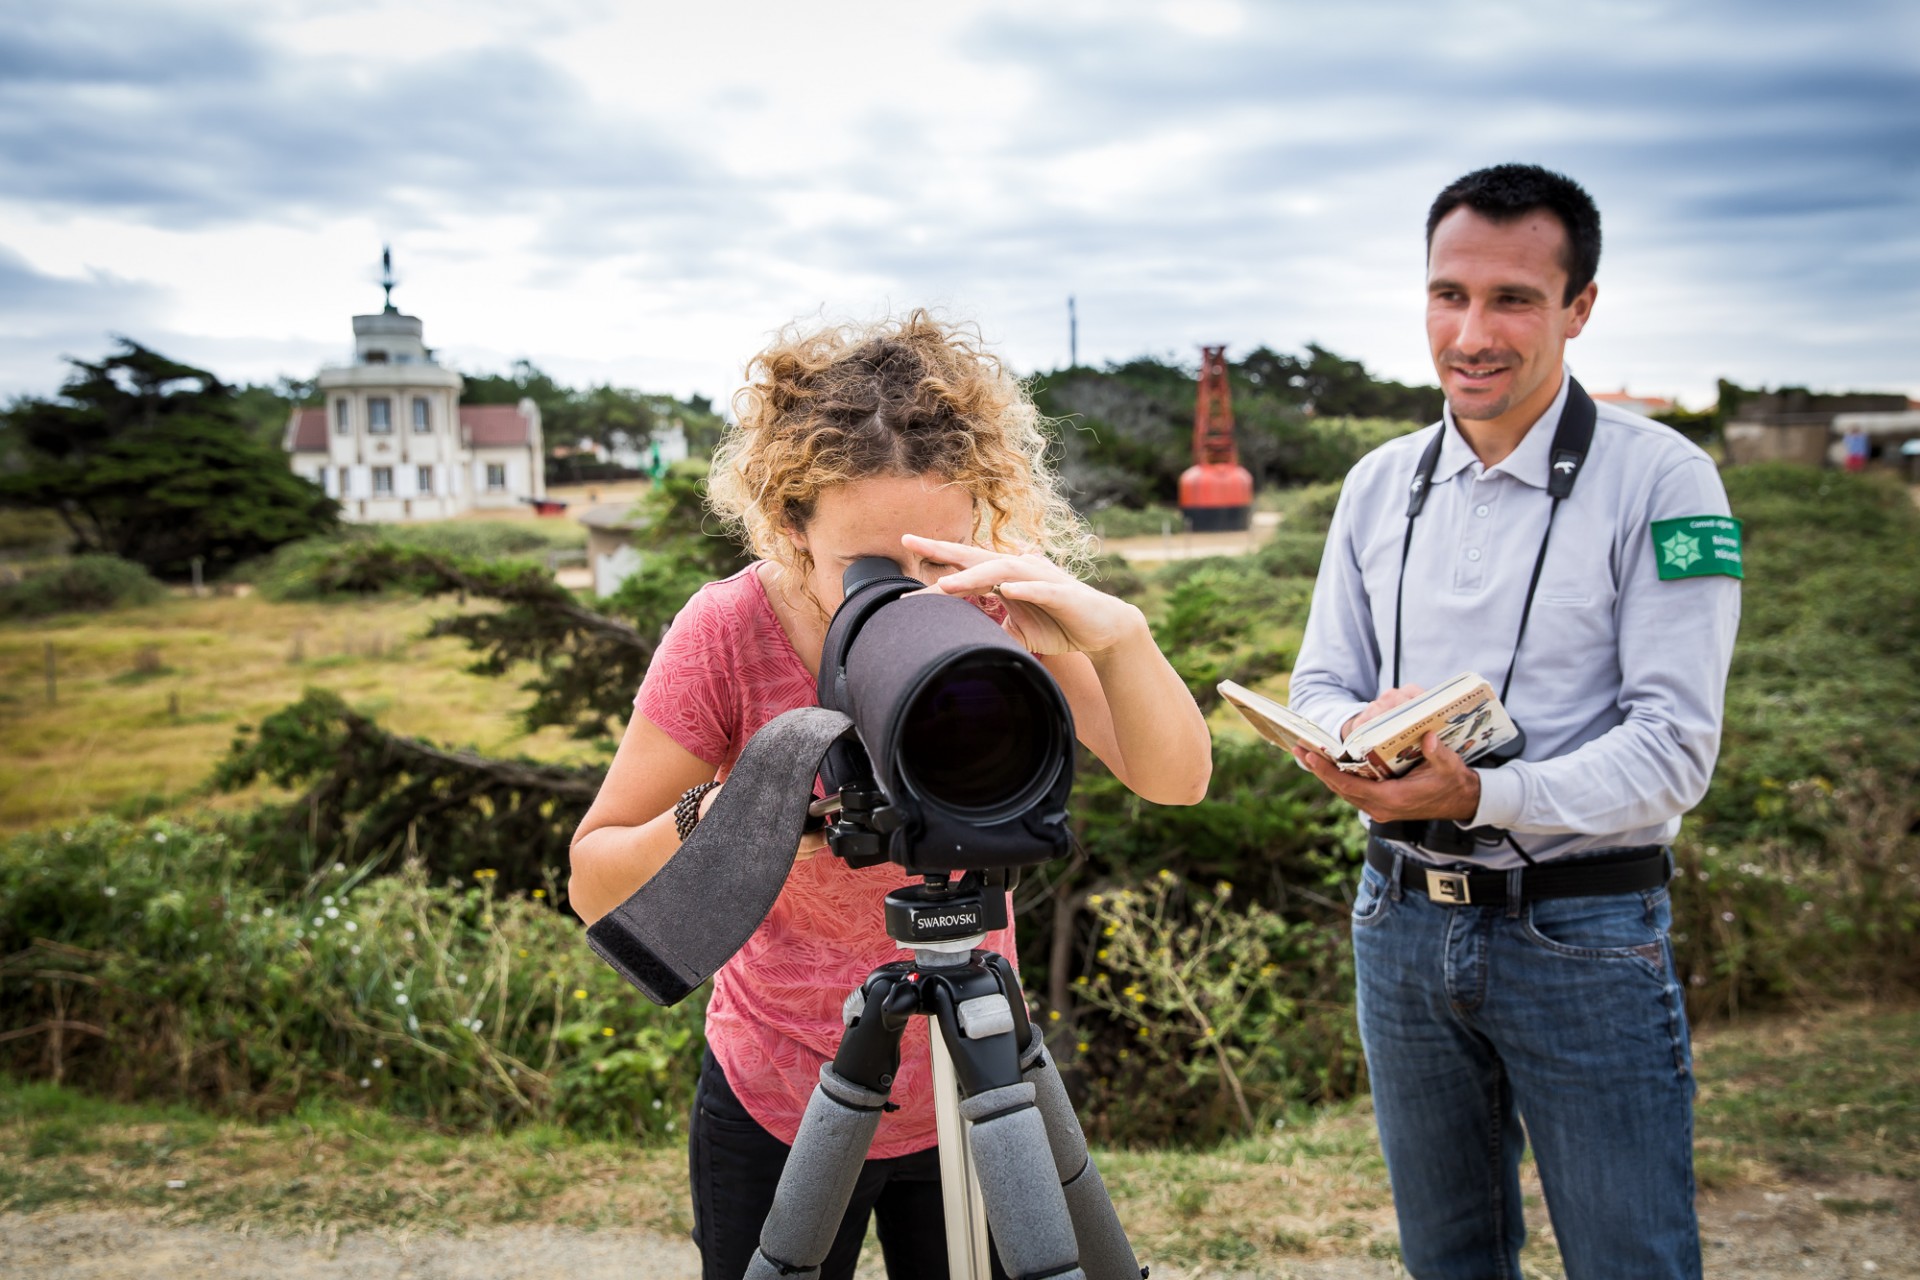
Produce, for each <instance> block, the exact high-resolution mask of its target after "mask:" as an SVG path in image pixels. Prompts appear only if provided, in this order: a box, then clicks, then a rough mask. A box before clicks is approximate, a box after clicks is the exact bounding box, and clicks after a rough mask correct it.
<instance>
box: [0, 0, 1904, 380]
mask: <svg viewBox="0 0 1920 1280" xmlns="http://www.w3.org/2000/svg"><path fill="white" fill-rule="evenodd" d="M1759 8H1760V10H1761V13H1760V16H1759V17H1758V18H1756V17H1754V16H1753V15H1754V12H1755V10H1754V6H1751V5H1742V6H1737V7H1736V6H1734V5H1733V4H1731V3H1718V4H1714V3H1709V4H1704V5H1702V4H1684V5H1683V4H1679V3H1677V2H1676V3H1653V2H1651V0H1648V2H1643V3H1639V4H1637V5H1635V6H1633V7H1631V8H1625V7H1622V6H1611V7H1609V9H1608V10H1607V11H1606V14H1605V15H1604V16H1595V14H1590V13H1582V14H1579V15H1575V16H1572V17H1569V16H1567V15H1564V14H1559V13H1558V12H1557V11H1556V12H1555V13H1547V12H1546V11H1542V10H1540V9H1539V8H1538V6H1534V5H1527V4H1519V3H1511V4H1506V5H1502V6H1498V7H1496V8H1495V9H1493V10H1489V8H1488V7H1487V6H1485V5H1472V6H1469V5H1466V4H1465V3H1464V2H1460V3H1455V4H1453V5H1447V4H1422V5H1413V4H1410V3H1405V4H1387V5H1378V6H1368V7H1367V8H1366V9H1365V10H1364V11H1357V12H1356V11H1351V10H1344V11H1343V10H1330V9H1327V8H1325V7H1324V6H1309V5H1305V4H1298V5H1294V4H1288V5H1277V4H1236V3H1231V2H1229V0H1219V2H1217V3H1214V2H1209V3H1205V4H1195V3H1189V2H1182V3H1178V4H1174V3H1162V2H1160V0H1140V2H1138V3H1128V4H1123V5H1113V4H1106V3H1100V4H1092V3H1074V4H1067V5H1060V6H1050V7H1048V8H1047V9H1045V10H1035V9H1033V8H1032V7H1031V6H1019V5H1013V4H1010V3H1003V4H973V5H966V4H962V5H951V6H940V7H938V8H929V7H926V6H903V5H898V4H886V3H876V2H868V0H862V2H861V3H845V4H838V5H833V6H828V7H823V6H793V5H790V4H776V3H771V2H766V3H717V4H708V5H701V6H679V7H673V8H668V7H666V6H636V5H630V4H621V3H613V2H612V0H573V2H570V3H566V4H554V5H541V6H537V7H528V6H525V5H519V4H507V3H504V0H460V2H458V3H456V2H455V0H419V2H416V3H407V4H395V3H386V2H382V3H377V4H376V3H371V2H367V3H355V4H348V5H341V4H338V3H332V2H329V3H326V4H321V3H318V2H317V0H313V2H309V0H272V2H271V3H261V2H259V0H222V2H220V3H201V4H194V5H182V6H176V7H174V8H163V7H160V6H158V5H155V4H152V3H146V2H144V0H143V2H141V3H134V2H133V0H89V2H88V3H82V4H67V5H62V6H60V7H58V8H44V9H42V10H40V11H37V12H33V13H28V12H26V11H18V12H15V13H13V14H10V15H7V16H5V17H0V245H4V246H10V247H11V250H12V251H13V253H14V254H15V255H17V259H18V263H19V264H20V266H21V268H22V269H23V270H24V271H25V272H26V273H27V275H25V276H21V277H20V278H21V279H23V280H24V279H26V278H27V277H28V276H31V278H32V279H33V280H35V281H39V282H41V284H39V285H36V286H35V287H36V288H40V289H42V291H43V292H42V295H41V296H43V297H44V298H57V300H58V313H57V314H54V313H51V312H50V313H47V314H46V315H45V316H44V317H38V315H37V313H36V312H35V311H34V310H33V309H32V307H31V306H30V305H27V304H24V303H18V302H16V303H15V304H14V305H8V303H7V301H6V300H0V324H4V325H5V326H7V327H6V328H5V330H4V333H5V334H10V335H12V336H11V337H10V338H8V339H7V340H8V341H9V342H10V343H12V344H13V345H11V346H7V347H5V348H3V349H0V393H4V392H20V391H34V392H45V391H48V390H51V389H52V388H53V386H54V385H56V384H57V382H58V379H59V376H60V366H59V364H58V360H57V355H58V353H59V351H61V350H72V351H73V352H74V353H75V354H81V355H89V356H92V355H97V354H98V353H99V352H100V351H102V350H104V348H105V338H104V335H105V334H106V333H108V332H109V331H125V332H130V333H132V334H133V336H136V337H139V338H141V339H142V340H143V341H148V342H150V343H151V344H152V345H158V346H161V347H162V349H164V350H168V351H169V353H170V354H174V355H176V356H178V357H180V358H183V359H197V360H201V361H204V362H207V363H210V364H212V365H213V366H214V367H215V368H216V369H217V370H218V371H219V372H220V373H221V374H222V375H223V376H225V377H228V378H236V379H266V378H271V377H272V376H273V375H275V374H277V373H282V372H287V373H295V374H307V373H310V372H311V371H312V363H313V362H314V361H315V359H316V357H315V356H313V355H310V354H308V353H310V352H320V353H324V354H325V355H326V356H327V357H329V358H332V357H336V356H337V355H338V353H339V352H340V351H342V350H344V348H345V345H346V341H347V337H348V331H347V317H348V316H349V315H351V314H352V313H353V312H355V311H364V310H371V309H373V308H374V307H376V306H377V305H378V301H379V293H378V291H377V289H376V288H375V287H374V286H373V284H372V280H371V278H372V275H373V266H374V263H375V261H376V259H377V255H378V251H379V246H380V245H381V244H382V243H385V242H392V243H393V244H394V246H395V250H396V256H397V261H398V265H399V269H400V273H401V275H402V278H403V283H402V285H401V288H400V290H399V291H398V293H397V295H396V300H397V301H398V302H399V303H400V304H401V305H402V306H403V307H405V308H406V309H408V310H410V311H413V312H415V313H417V314H419V315H421V316H422V317H423V318H424V319H425V320H426V322H427V333H428V340H429V341H430V342H432V343H434V344H436V345H437V346H439V347H440V348H441V350H442V352H443V355H444V356H445V357H446V358H448V359H450V360H452V361H454V362H456V363H457V364H459V365H460V366H461V367H463V368H468V369H473V370H480V369H490V368H498V367H501V366H503V365H504V364H505V363H506V362H507V361H509V360H511V359H514V358H520V357H525V358H529V359H532V360H534V361H535V362H537V363H539V364H541V365H542V366H543V367H546V368H548V369H549V370H551V371H552V372H554V373H555V374H556V375H558V376H561V377H563V378H569V379H574V380H586V379H593V380H610V381H615V382H621V383H627V384H632V385H640V386H645V387H648V388H650V389H657V390H671V391H675V392H679V393H686V392H695V391H697V392H701V393H704V394H707V395H711V396H714V397H715V398H716V399H723V398H725V396H726V395H727V393H728V392H729V391H730V390H731V388H732V386H733V385H734V383H735V381H736V380H737V378H738V375H739V371H740V368H741V366H742V364H743V363H744V361H745V359H746V358H747V357H748V356H749V355H750V354H751V353H752V352H753V351H754V350H755V349H756V348H757V347H758V346H759V345H760V343H761V342H762V341H763V340H764V338H765V335H766V334H767V333H768V332H769V331H771V330H773V329H775V328H777V327H778V326H779V325H781V324H782V323H784V322H785V321H787V320H789V319H792V318H794V317H796V316H802V315H809V314H815V313H820V312H822V311H824V313H825V314H828V315H854V316H865V315H872V314H873V313H874V312H875V311H876V309H878V308H880V307H882V306H885V305H895V306H907V305H912V304H917V303H922V302H939V303H945V304H947V305H950V306H951V307H953V308H954V309H956V310H958V311H960V312H962V313H965V314H971V315H974V316H976V317H978V318H979V319H980V321H981V322H982V324H983V326H984V327H985V329H986V330H987V332H988V334H989V335H990V336H991V337H994V338H996V339H997V340H999V341H1000V342H1001V343H1002V344H1003V346H1004V350H1005V353H1006V354H1007V355H1008V357H1009V358H1010V359H1011V360H1012V361H1013V362H1014V363H1015V364H1016V365H1018V366H1021V367H1025V368H1035V367H1048V366H1052V365H1054V364H1057V363H1060V362H1062V361H1064V359H1065V357H1066V321H1065V314H1064V312H1065V298H1066V295H1067V294H1069V293H1073V294H1075V295H1076V296H1077V297H1078V299H1079V304H1080V315H1081V356H1082V358H1083V359H1093V360H1096V361H1097V360H1101V359H1125V358H1128V357H1130V356H1133V355H1136V354H1140V353H1142V352H1155V353H1166V352H1172V353H1175V354H1178V355H1181V356H1186V355H1189V354H1191V352H1192V349H1193V346H1194V345H1195V344H1197V343H1199V342H1201V341H1219V340H1226V341H1230V342H1232V343H1233V344H1234V346H1235V347H1236V349H1245V348H1247V347H1250V346H1253V345H1256V344H1258V343H1266V344H1268V345H1272V346H1277V347H1282V348H1292V349H1297V348H1298V347H1299V346H1300V345H1301V344H1302V343H1304V342H1305V341H1307V340H1309V339H1312V340H1316V341H1318V342H1320V343H1322V344H1323V345H1326V346H1329V347H1331V348H1333V349H1335V350H1337V351H1340V352H1341V353H1343V354H1347V355H1351V356H1354V357H1356V358H1359V359H1362V360H1364V361H1366V362H1367V363H1368V364H1369V365H1370V366H1372V367H1374V368H1375V369H1377V370H1379V371H1381V372H1384V373H1386V374H1389V375H1391V376H1394V377H1398V378H1401V379H1405V380H1418V381H1425V380H1428V379H1429V378H1430V369H1429V368H1428V366H1427V363H1426V355H1425V344H1424V340H1423V338H1422V335H1421V333H1420V330H1419V308H1420V302H1419V275H1420V261H1421V254H1420V227H1421V225H1422V221H1423V217H1424V212H1425V206H1426V202H1427V200H1428V199H1429V198H1430V197H1431V195H1432V193H1433V192H1434V191H1436V190H1437V189H1438V188H1439V187H1440V186H1441V185H1443V184H1444V183H1445V182H1446V181H1448V180H1449V179H1451V178H1452V177H1455V176H1457V175H1458V174H1459V173H1461V172H1464V171H1465V170H1467V169H1469V168H1472V167H1475V166H1477V165H1479V164H1483V163H1491V162H1494V161H1499V160H1506V159H1513V158H1528V159H1536V160H1539V161H1541V162H1543V163H1549V164H1553V165H1556V166H1559V167H1563V168H1565V169H1566V170H1567V171H1568V172H1571V173H1573V174H1574V175H1575V176H1576V177H1579V178H1581V179H1582V180H1583V181H1584V182H1586V183H1587V184H1588V186H1589V187H1590V188H1591V189H1592V190H1593V191H1594V193H1595V195H1596V197H1597V198H1598V199H1599V202H1600V204H1601V207H1602V209H1603V211H1604V213H1605V216H1606V223H1607V234H1608V250H1607V256H1606V259H1605V260H1604V262H1603V267H1602V296H1603V302H1602V307H1601V311H1600V314H1599V316H1598V318H1597V321H1596V324H1595V326H1594V327H1593V329H1592V330H1590V332H1589V334H1588V336H1587V337H1585V338H1583V339H1582V340H1581V344H1580V347H1579V348H1577V349H1576V353H1575V354H1576V358H1577V360H1578V362H1579V364H1580V367H1581V371H1582V375H1583V377H1584V378H1586V380H1587V381H1589V383H1591V384H1601V385H1617V384H1619V383H1622V382H1625V383H1630V384H1631V385H1632V386H1633V387H1634V389H1636V390H1645V391H1649V392H1674V391H1678V392H1682V393H1684V394H1685V395H1686V396H1687V397H1688V398H1689V400H1690V401H1692V402H1694V403H1699V402H1702V401H1703V400H1704V399H1705V398H1706V397H1708V396H1710V394H1711V388H1712V383H1713V379H1714V378H1715V377H1716V376H1719V375H1723V374H1724V375H1726V376H1730V377H1735V378H1737V379H1739V380H1742V381H1747V382H1781V381H1792V382H1801V383H1809V384H1813V385H1819V386H1836V387H1837V386H1844V385H1861V386H1881V387H1905V388H1907V389H1909V390H1910V391H1915V392H1920V382H1917V381H1916V379H1920V372H1916V370H1915V368H1914V365H1913V361H1912V356H1911V352H1912V350H1913V345H1914V344H1913V339H1914V337H1915V336H1916V335H1915V334H1913V333H1912V332H1911V323H1912V322H1911V317H1912V316H1913V315H1914V314H1916V311H1920V218H1916V217H1915V214H1916V212H1920V210H1917V209H1916V205H1920V185H1917V182H1916V177H1915V174H1916V172H1917V171H1920V143H1916V139H1915V134H1914V131H1913V129H1912V126H1911V121H1912V120H1913V119H1915V118H1916V112H1920V38H1915V37H1920V30H1916V27H1915V19H1914V18H1913V17H1911V16H1909V14H1910V13H1911V12H1912V10H1911V9H1910V7H1905V6H1900V5H1897V4H1892V3H1888V4H1885V5H1881V6H1859V7H1855V8H1853V9H1851V10H1850V11H1849V14H1850V16H1849V17H1846V18H1841V17H1836V16H1835V15H1834V14H1833V13H1830V12H1817V11H1813V10H1803V9H1799V8H1794V7H1788V6H1786V5H1784V4H1768V5H1761V6H1760V7H1759ZM1489 14H1491V17H1489ZM104 30H112V31H114V32H115V35H116V38H115V39H114V40H112V41H102V40H99V39H98V38H97V37H98V33H99V32H101V31H104ZM1656 33H1657V35H1658V38H1657V39H1655V38H1653V37H1654V34H1656ZM5 265H6V264H5V261H4V260H0V273H4V269H5ZM18 274H19V273H18V272H16V275H18ZM46 282H54V283H52V284H48V283H46ZM59 282H65V284H64V285H61V284H60V283H59ZM48 289H50V290H52V292H51V293H47V292H45V290H48ZM1902 317H1905V318H1906V320H1905V325H1906V329H1907V331H1905V332H1902V319H1901V318H1902ZM96 333H97V334H99V335H101V336H100V337H99V338H98V339H92V340H91V344H90V345H87V344H88V343H89V338H88V335H91V334H96ZM163 334H164V335H167V341H168V342H172V343H176V344H178V349H175V348H173V347H169V346H167V345H166V343H163V342H161V341H160V338H159V335H163ZM73 342H79V343H81V344H82V345H81V346H80V347H79V348H78V349H77V350H75V349H74V348H73V347H72V346H62V345H61V344H67V343H73Z"/></svg>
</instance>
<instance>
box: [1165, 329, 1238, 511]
mask: <svg viewBox="0 0 1920 1280" xmlns="http://www.w3.org/2000/svg"><path fill="white" fill-rule="evenodd" d="M1200 351H1201V359H1200V395H1199V398H1198V399H1197V400H1195V401H1194V404H1193V465H1192V466H1190V467H1188V468H1187V469H1186V470H1185V471H1184V472H1182V473H1181V476H1180V514H1181V515H1182V516H1183V517H1185V519H1186V522H1187V527H1188V528H1189V529H1193V530H1196V531H1201V532H1204V531H1207V530H1217V529H1245V528H1247V527H1248V525H1250V524H1251V523H1252V521H1253V476H1252V474H1251V473H1249V472H1248V471H1247V469H1246V468H1245V467H1243V466H1241V465H1240V451H1239V450H1238V449H1237V448H1235V447H1234V443H1233V399H1232V396H1231V394H1230V393H1229V392H1228V390H1227V349H1226V347H1224V346H1219V347H1201V348H1200Z"/></svg>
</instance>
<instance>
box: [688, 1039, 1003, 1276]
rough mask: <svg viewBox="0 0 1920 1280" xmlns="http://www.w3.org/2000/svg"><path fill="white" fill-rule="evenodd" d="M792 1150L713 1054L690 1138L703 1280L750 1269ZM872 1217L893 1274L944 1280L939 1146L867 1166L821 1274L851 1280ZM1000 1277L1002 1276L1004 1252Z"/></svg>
mask: <svg viewBox="0 0 1920 1280" xmlns="http://www.w3.org/2000/svg"><path fill="white" fill-rule="evenodd" d="M789 1150H790V1148H789V1147H788V1146H787V1144H786V1143H784V1142H782V1141H780V1139H778V1138H776V1137H774V1136H773V1135H772V1134H770V1133H768V1132H767V1131H766V1130H765V1129H763V1128H761V1127H760V1125H759V1124H758V1123H757V1122H756V1121H755V1120H754V1118H753V1117H752V1116H750V1115H748V1114H747V1109H746V1108H745V1107H744V1106H742V1105H741V1104H740V1099H739V1098H737V1097H735V1096H734V1092H733V1089H732V1088H731V1087H729V1086H728V1084H727V1077H726V1074H725V1073H724V1072H722V1071H721V1070H720V1064H719V1063H718V1062H715V1061H714V1058H713V1054H712V1052H711V1051H709V1052H708V1053H707V1054H706V1055H705V1057H704V1058H703V1059H702V1061H701V1063H700V1083H699V1086H698V1088H696V1089H695V1091H694V1095H693V1115H692V1119H691V1122H690V1123H689V1125H688V1143H687V1164H688V1169H687V1173H688V1178H689V1181H690V1183H691V1185H692V1188H693V1241H694V1243H695V1244H697V1245H699V1246H700V1257H701V1261H702V1271H701V1274H702V1276H703V1278H704V1280H740V1277H741V1276H742V1275H744V1274H745V1273H746V1269H747V1263H748V1262H749V1261H751V1260H752V1258H753V1251H754V1249H755V1248H756V1247H757V1246H758V1245H759V1243H760V1226H761V1224H762V1223H763V1222H765V1221H766V1217H767V1211H768V1210H769V1209H770V1208H772V1206H773V1192H774V1188H775V1187H776V1186H777V1185H778V1184H779V1182H780V1171H781V1169H783V1168H784V1167H785V1166H786V1163H787V1152H788V1151H789ZM870 1214H871V1215H872V1216H873V1217H874V1218H875V1219H876V1222H877V1229H878V1233H879V1236H880V1249H881V1252H882V1253H883V1254H884V1255H885V1256H886V1261H887V1274H888V1275H889V1276H891V1277H894V1280H923V1278H924V1280H944V1277H945V1276H946V1274H947V1229H946V1220H945V1218H944V1217H943V1215H942V1212H941V1207H940V1153H939V1150H938V1149H937V1148H934V1147H929V1148H927V1149H926V1150H925V1151H916V1152H913V1153H912V1154H911V1155H904V1156H896V1157H894V1158H893V1159H890V1160H868V1161H867V1162H866V1164H865V1166H864V1167H863V1168H862V1169H861V1171H860V1178H859V1181H857V1182H856V1183H855V1184H854V1188H853V1198H852V1200H851V1201H850V1202H849V1203H848V1205H847V1216H846V1217H845V1218H843V1219H842V1220H841V1223H840V1232H839V1234H838V1235H837V1236H835V1238H834V1241H833V1248H832V1249H830V1250H828V1252H827V1258H826V1261H825V1263H823V1264H822V1265H821V1268H820V1277H821V1280H852V1276H853V1268H854V1263H855V1262H856V1261H858V1259H859V1257H860V1246H861V1245H862V1244H864V1243H865V1242H866V1238H867V1218H868V1215H870ZM993 1274H994V1276H995V1277H996V1280H1004V1276H1005V1272H1003V1271H1002V1270H1001V1268H1000V1259H999V1258H998V1257H995V1258H994V1260H993Z"/></svg>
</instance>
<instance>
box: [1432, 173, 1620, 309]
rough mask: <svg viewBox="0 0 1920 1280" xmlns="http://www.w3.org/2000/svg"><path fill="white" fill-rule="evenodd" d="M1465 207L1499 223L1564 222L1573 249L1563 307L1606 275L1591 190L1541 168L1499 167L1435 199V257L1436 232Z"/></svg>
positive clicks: (1565, 258) (1568, 254) (1567, 258)
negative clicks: (1541, 217) (1539, 213)
mask: <svg viewBox="0 0 1920 1280" xmlns="http://www.w3.org/2000/svg"><path fill="white" fill-rule="evenodd" d="M1461 205H1465V206H1467V208H1469V209H1471V210H1473V211H1474V212H1475V213H1477V214H1479V215H1480V216H1481V217H1483V218H1486V219H1488V220H1490V221H1493V222H1512V221H1513V220H1515V219H1516V218H1519V217H1522V216H1524V215H1526V214H1529V213H1532V212H1533V211H1534V210H1535V209H1545V210H1546V211H1547V212H1548V213H1551V214H1552V215H1553V216H1554V217H1556V218H1558V219H1560V225H1561V226H1562V227H1565V228H1566V231H1567V247H1566V250H1565V252H1563V253H1562V254H1561V261H1560V265H1561V266H1563V267H1565V268H1566V270H1567V296H1566V297H1564V298H1562V299H1561V300H1560V305H1561V306H1563V307H1564V306H1566V305H1568V304H1570V303H1571V302H1572V301H1573V300H1574V299H1575V298H1576V297H1578V296H1579V294H1580V291H1581V290H1582V289H1584V288H1586V287H1587V285H1588V284H1590V283H1592V281H1593V276H1594V273H1595V272H1596V271H1598V270H1599V269H1600V210H1599V209H1597V208H1595V207H1594V203H1593V197H1592V196H1590V195H1588V194H1587V193H1586V189H1585V188H1583V187H1582V186H1581V185H1580V184H1579V183H1577V182H1575V181H1574V180H1573V179H1572V178H1569V177H1567V176H1566V175H1565V174H1562V173H1555V172H1554V171H1553V170H1551V169H1542V168H1541V167H1540V166H1539V165H1537V164H1496V165H1494V166H1493V167H1492V168H1490V169H1475V170H1474V171H1473V172H1472V173H1470V174H1468V175H1467V176H1466V177H1464V178H1457V179H1455V180H1454V181H1453V182H1452V183H1451V184H1449V185H1448V187H1447V189H1446V190H1445V191H1442V192H1441V193H1440V194H1439V195H1438V196H1436V197H1434V201H1433V208H1431V209H1429V210H1427V252H1428V253H1429V254H1431V253H1432V252H1433V229H1434V228H1435V227H1437V226H1439V225H1440V220H1441V219H1442V218H1444V217H1446V216H1447V215H1448V214H1450V213H1452V212H1453V211H1454V210H1455V209H1458V208H1459V207H1460V206H1461Z"/></svg>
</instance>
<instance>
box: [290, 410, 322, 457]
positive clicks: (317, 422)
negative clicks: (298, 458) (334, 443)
mask: <svg viewBox="0 0 1920 1280" xmlns="http://www.w3.org/2000/svg"><path fill="white" fill-rule="evenodd" d="M293 451H294V452H295V453H325V452H326V451H327V411H326V410H325V409H302V410H300V416H299V418H298V419H296V420H295V422H294V427H293Z"/></svg>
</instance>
